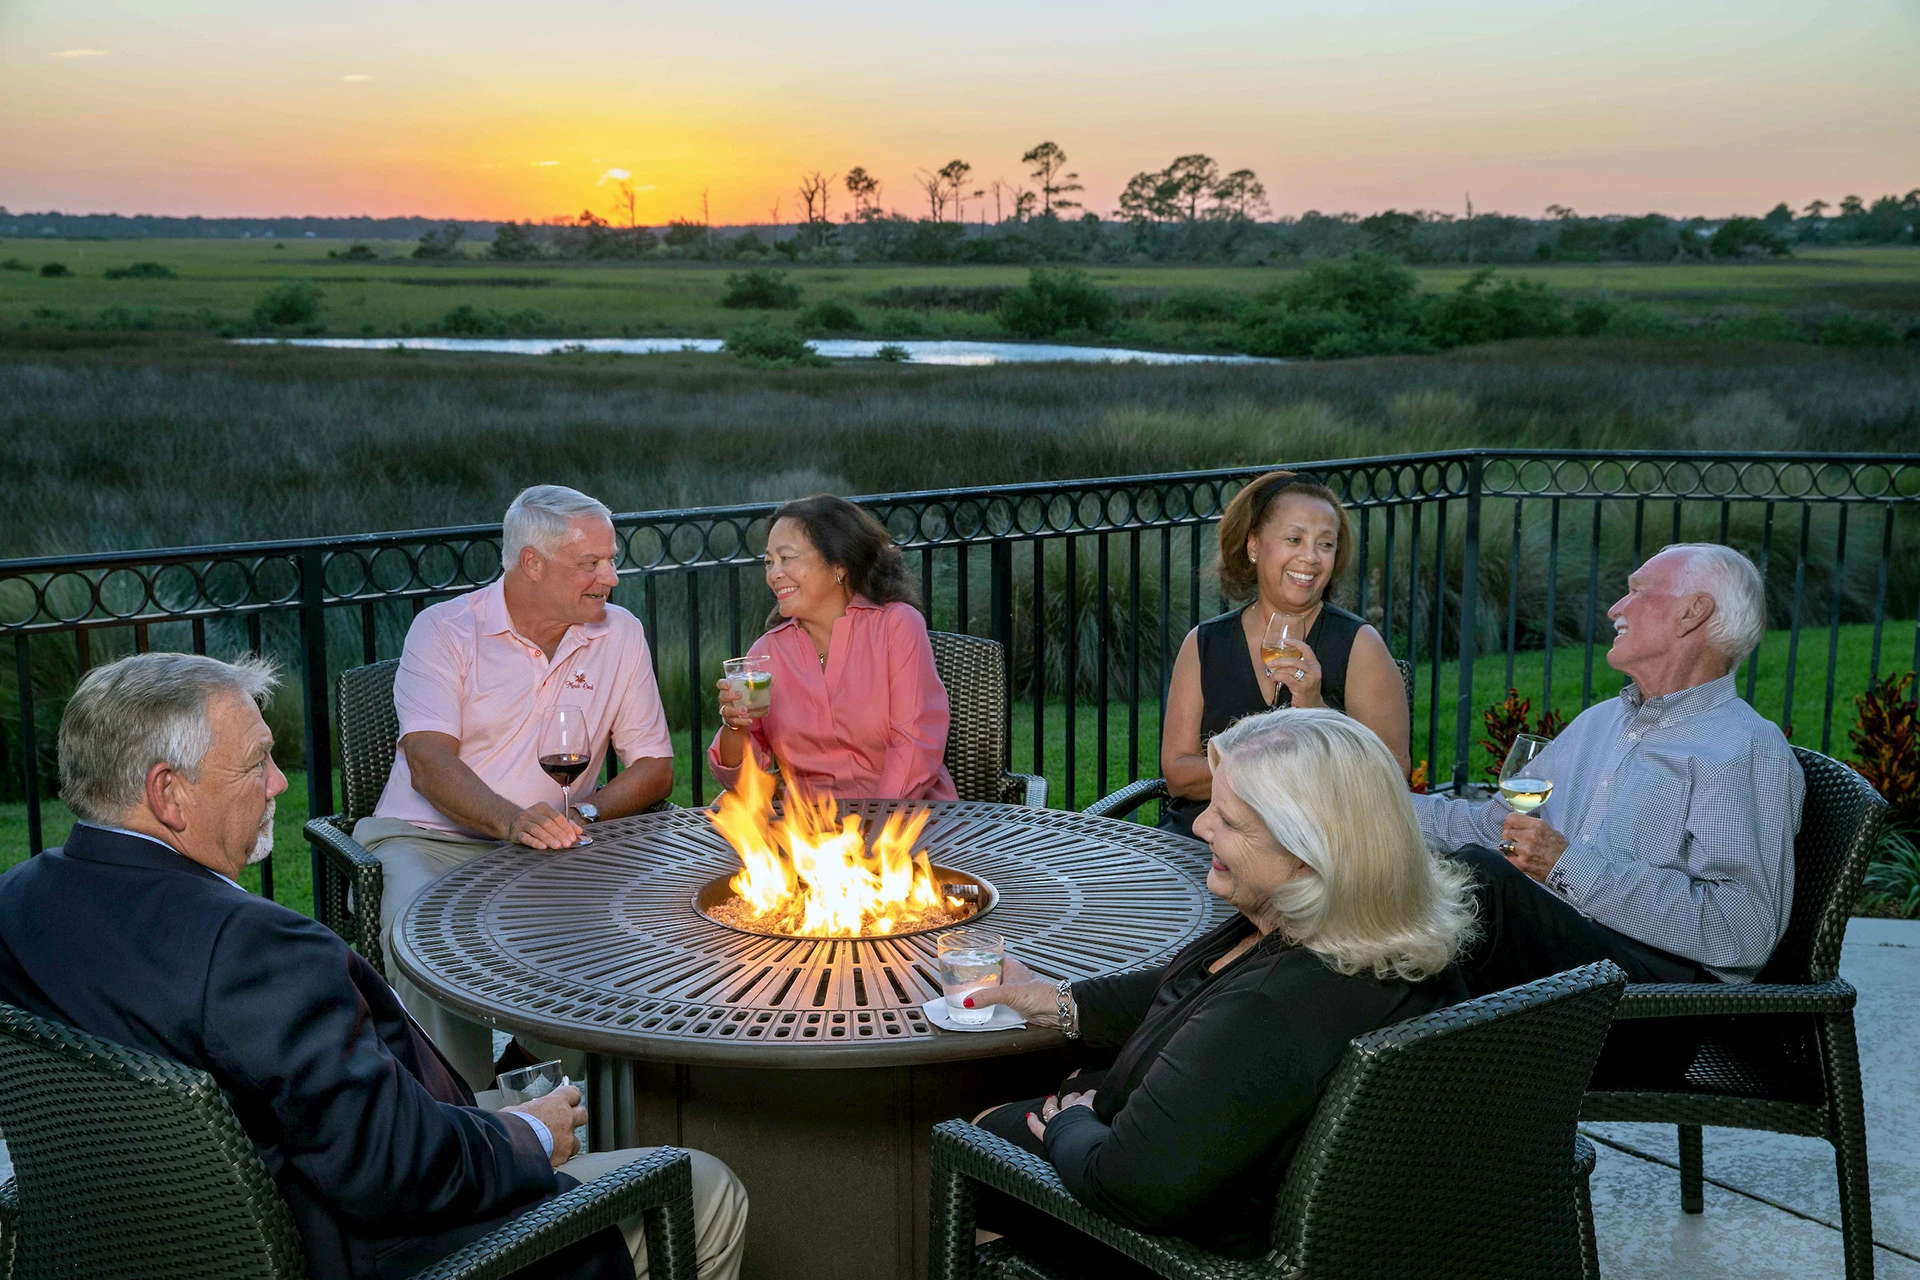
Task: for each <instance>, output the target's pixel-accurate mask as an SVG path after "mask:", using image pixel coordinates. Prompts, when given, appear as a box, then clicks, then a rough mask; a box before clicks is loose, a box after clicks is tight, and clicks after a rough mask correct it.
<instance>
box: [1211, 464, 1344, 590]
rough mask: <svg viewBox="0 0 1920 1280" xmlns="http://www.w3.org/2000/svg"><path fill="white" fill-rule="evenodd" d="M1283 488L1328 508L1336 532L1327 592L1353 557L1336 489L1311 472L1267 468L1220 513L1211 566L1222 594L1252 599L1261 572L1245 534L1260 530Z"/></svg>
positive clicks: (1337, 581)
mask: <svg viewBox="0 0 1920 1280" xmlns="http://www.w3.org/2000/svg"><path fill="white" fill-rule="evenodd" d="M1283 493H1298V494H1303V495H1305V496H1306V497H1309V498H1318V499H1319V500H1320V501H1322V502H1324V503H1326V504H1327V505H1328V506H1330V507H1332V508H1333V515H1334V523H1335V524H1336V525H1337V526H1338V529H1339V534H1338V538H1337V540H1336V543H1335V546H1334V552H1333V574H1332V576H1331V577H1329V578H1328V579H1327V594H1328V595H1332V594H1333V589H1334V588H1335V587H1337V586H1339V585H1340V579H1341V578H1343V577H1345V576H1346V572H1347V564H1348V562H1350V561H1351V560H1352V559H1353V522H1352V521H1350V520H1348V519H1347V509H1346V507H1345V506H1343V505H1341V502H1340V495H1338V494H1336V493H1335V492H1334V491H1333V490H1331V489H1329V488H1327V486H1325V485H1324V484H1321V483H1320V482H1319V481H1318V480H1315V479H1313V478H1312V477H1311V476H1303V475H1299V474H1297V473H1295V472H1292V471H1269V472H1267V474H1265V475H1263V476H1261V477H1260V478H1259V479H1258V480H1255V481H1253V482H1252V483H1251V484H1249V485H1248V486H1247V487H1246V488H1244V489H1242V490H1241V491H1240V492H1239V493H1236V494H1234V495H1233V501H1232V502H1229V503H1228V504H1227V509H1226V511H1225V512H1224V513H1222V515H1221V516H1220V558H1219V560H1218V561H1217V565H1216V567H1217V569H1218V571H1219V574H1220V594H1222V595H1224V596H1226V597H1227V599H1229V600H1251V599H1252V598H1253V597H1254V596H1256V595H1258V594H1259V592H1260V578H1259V574H1258V572H1257V571H1256V570H1255V569H1254V567H1253V561H1251V560H1249V559H1248V558H1247V539H1248V538H1249V537H1251V536H1253V535H1254V534H1255V533H1257V532H1259V530H1260V526H1261V525H1263V524H1265V523H1266V521H1267V516H1268V514H1269V513H1271V512H1272V510H1273V504H1274V500H1275V499H1277V498H1278V497H1279V496H1280V495H1281V494H1283Z"/></svg>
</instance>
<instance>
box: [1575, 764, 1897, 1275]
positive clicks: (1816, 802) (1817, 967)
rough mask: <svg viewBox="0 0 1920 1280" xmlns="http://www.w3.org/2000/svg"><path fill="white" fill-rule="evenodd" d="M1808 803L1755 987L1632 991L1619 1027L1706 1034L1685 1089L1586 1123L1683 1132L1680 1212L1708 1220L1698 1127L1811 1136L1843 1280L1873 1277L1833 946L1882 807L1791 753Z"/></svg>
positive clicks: (1845, 774)
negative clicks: (1782, 922) (1784, 901)
mask: <svg viewBox="0 0 1920 1280" xmlns="http://www.w3.org/2000/svg"><path fill="white" fill-rule="evenodd" d="M1793 753H1794V755H1795V756H1797V757H1798V758H1799V760H1800V767H1801V769H1802V770H1803V771H1804V773H1805V774H1806V779H1807V792H1806V801H1805V804H1804V805H1803V807H1802V808H1801V811H1800V834H1799V836H1798V837H1797V838H1796V839H1795V840H1794V846H1793V875H1794V886H1793V913H1792V916H1791V917H1790V918H1789V920H1788V923H1787V932H1786V936H1785V937H1783V938H1782V939H1781V940H1780V945H1779V946H1778V947H1776V948H1775V949H1774V952H1773V957H1772V959H1770V960H1769V961H1768V962H1767V967H1766V968H1765V969H1764V970H1762V971H1761V974H1760V977H1759V979H1758V980H1757V981H1755V982H1753V983H1751V984H1748V985H1744V986H1716V985H1713V984H1698V985H1677V986H1674V985H1664V984H1659V985H1656V984H1642V983H1635V984H1633V985H1631V986H1629V987H1628V988H1627V993H1626V996H1625V997H1624V998H1623V999H1622V1000H1621V1002H1620V1010H1619V1012H1618V1013H1617V1014H1616V1015H1615V1016H1616V1017H1618V1018H1635V1019H1641V1018H1678V1019H1684V1020H1685V1021H1684V1022H1682V1023H1679V1024H1676V1028H1675V1034H1676V1035H1680V1036H1686V1037H1687V1038H1689V1039H1699V1037H1700V1028H1701V1026H1702V1023H1701V1022H1699V1021H1698V1019H1702V1018H1707V1019H1711V1020H1712V1021H1711V1022H1710V1023H1707V1024H1706V1025H1707V1026H1708V1028H1709V1030H1708V1031H1707V1033H1706V1035H1705V1038H1704V1040H1703V1041H1702V1042H1701V1048H1700V1051H1699V1053H1698V1054H1696V1055H1695V1056H1694V1059H1693V1063H1692V1066H1691V1067H1690V1068H1689V1069H1688V1070H1687V1073H1686V1077H1685V1079H1684V1080H1683V1081H1681V1082H1679V1083H1676V1084H1674V1085H1672V1086H1669V1087H1666V1088H1660V1089H1646V1088H1642V1089H1631V1088H1607V1087H1604V1086H1602V1087H1597V1088H1595V1089H1593V1090H1591V1091H1589V1092H1588V1094H1587V1098H1586V1103H1585V1105H1584V1106H1583V1107H1582V1108H1581V1118H1582V1119H1585V1120H1638V1121H1651V1122H1656V1123H1668V1124H1675V1125H1678V1126H1679V1130H1680V1205H1681V1208H1682V1209H1684V1210H1685V1211H1686V1212H1688V1213H1699V1212H1701V1210H1702V1208H1703V1203H1704V1202H1703V1195H1702V1192H1703V1187H1702V1185H1701V1180H1702V1152H1701V1135H1700V1126H1702V1125H1724V1126H1727V1127H1728V1128H1735V1129H1765V1130H1769V1131H1771V1132H1774V1133H1797V1134H1806V1135H1809V1136H1812V1137H1816V1138H1825V1139H1826V1140H1827V1141H1828V1142H1830V1143H1832V1144H1833V1151H1834V1158H1835V1163H1836V1166H1837V1168H1838V1172H1839V1178H1840V1230H1841V1239H1842V1242H1843V1247H1844V1249H1845V1252H1846V1268H1847V1275H1848V1276H1849V1277H1850V1278H1851V1280H1860V1278H1861V1277H1865V1276H1871V1275H1872V1274H1873V1210H1872V1204H1871V1201H1870V1199H1869V1197H1868V1186H1867V1132H1866V1110H1865V1101H1864V1098H1863V1095H1862V1091H1861V1083H1860V1051H1859V1046H1858V1043H1857V1041H1856V1040H1855V1038H1854V1030H1853V1005H1854V999H1855V992H1854V989H1853V987H1852V985H1851V984H1849V983H1847V982H1846V981H1845V980H1844V979H1842V978H1841V977H1840V976H1839V974H1840V943H1841V940H1842V939H1843V938H1844V937H1845V935H1846V931H1847V919H1848V917H1849V916H1850V915H1851V914H1852V910H1853V904H1854V902H1855V900H1856V899H1857V898H1858V897H1859V894H1860V882H1861V878H1862V877H1863V876H1864V875H1865V873H1866V866H1867V861H1868V859H1869V858H1870V857H1871V855H1872V853H1873V846H1874V842H1875V840H1876V839H1877V838H1878V837H1879V834H1880V825H1881V823H1882V822H1883V821H1884V820H1885V817H1886V810H1887V806H1886V802H1885V801H1883V800H1882V799H1881V798H1880V796H1879V794H1878V793H1877V792H1875V791H1874V789H1873V788H1872V787H1871V786H1870V785H1868V783H1867V781H1866V779H1864V778H1862V777H1861V776H1860V775H1859V774H1858V773H1856V772H1855V771H1854V770H1852V769H1850V768H1848V767H1847V766H1846V765H1844V764H1841V763H1840V762H1839V761H1837V760H1832V759H1829V758H1828V757H1826V756H1823V755H1821V754H1820V753H1819V752H1817V751H1808V750H1805V749H1804V748H1801V747H1795V748H1794V749H1793Z"/></svg>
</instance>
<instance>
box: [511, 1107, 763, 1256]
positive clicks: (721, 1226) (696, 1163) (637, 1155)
mask: <svg viewBox="0 0 1920 1280" xmlns="http://www.w3.org/2000/svg"><path fill="white" fill-rule="evenodd" d="M478 1101H479V1103H480V1105H481V1106H482V1107H485V1108H486V1109H487V1110H488V1111H496V1110H498V1109H499V1107H500V1091H499V1090H498V1089H491V1090H488V1091H487V1092H485V1093H482V1094H479V1095H478ZM508 1123H513V1122H512V1121H509V1122H508ZM651 1150H652V1148H648V1147H631V1148H628V1149H626V1150H624V1151H596V1152H594V1153H593V1154H591V1155H584V1156H575V1157H574V1158H573V1159H571V1160H569V1161H567V1162H566V1163H565V1164H563V1165H561V1166H560V1172H562V1173H564V1174H568V1175H570V1176H572V1177H574V1178H578V1179H579V1180H580V1181H581V1182H591V1181H593V1180H594V1179H595V1178H597V1177H599V1176H600V1175H601V1174H603V1173H611V1172H613V1171H614V1170H615V1169H618V1168H619V1167H620V1166H622V1165H625V1164H630V1163H632V1162H633V1161H635V1160H639V1159H641V1158H642V1157H644V1156H646V1155H648V1154H649V1153H650V1152H651ZM687 1154H688V1155H689V1156H691V1157H692V1158H693V1234H694V1254H695V1256H696V1257H697V1258H698V1260H699V1271H700V1280H736V1278H737V1277H738V1276H739V1274H740V1261H741V1259H742V1258H743V1257H744V1256H745V1254H746V1239H747V1189H746V1188H745V1187H743V1186H741V1185H740V1179H739V1178H737V1177H735V1176H734V1172H733V1170H731V1169H729V1168H727V1166H726V1165H724V1164H722V1163H721V1162H720V1161H719V1160H716V1159H714V1158H713V1157H712V1156H710V1155H708V1154H707V1153H706V1152H704V1151H689V1152H687ZM620 1233H621V1234H622V1235H624V1236H626V1238H627V1252H628V1253H631V1254H632V1255H633V1274H634V1276H635V1277H636V1280H646V1276H647V1235H646V1229H645V1224H644V1222H643V1221H642V1219H641V1218H639V1217H638V1216H636V1217H632V1218H623V1219H622V1220H621V1222H620Z"/></svg>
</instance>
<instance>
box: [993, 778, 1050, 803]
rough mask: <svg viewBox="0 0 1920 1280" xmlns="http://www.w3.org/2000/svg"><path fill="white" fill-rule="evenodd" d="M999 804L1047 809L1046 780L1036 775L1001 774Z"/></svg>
mask: <svg viewBox="0 0 1920 1280" xmlns="http://www.w3.org/2000/svg"><path fill="white" fill-rule="evenodd" d="M1000 803H1001V804H1021V805H1025V806H1026V807H1027V808H1029V809H1044V808H1046V807H1047V780H1046V779H1045V778H1043V777H1041V776H1040V775H1039V774H1037V773H1003V774H1001V775H1000Z"/></svg>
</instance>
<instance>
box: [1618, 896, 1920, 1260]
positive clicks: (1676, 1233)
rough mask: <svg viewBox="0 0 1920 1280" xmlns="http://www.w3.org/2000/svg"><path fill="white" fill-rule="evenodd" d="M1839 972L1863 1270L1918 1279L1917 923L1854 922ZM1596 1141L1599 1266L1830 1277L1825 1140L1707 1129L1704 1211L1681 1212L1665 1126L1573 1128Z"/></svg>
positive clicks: (1836, 1232)
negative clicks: (1869, 1222) (1850, 989)
mask: <svg viewBox="0 0 1920 1280" xmlns="http://www.w3.org/2000/svg"><path fill="white" fill-rule="evenodd" d="M1840 974H1841V976H1842V977H1844V978H1845V979H1846V980H1847V981H1849V982H1851V983H1852V984H1853V985H1854V986H1855V987H1857V988H1858V989H1859V991H1860V1004H1859V1007H1858V1009H1857V1010H1856V1011H1855V1015H1854V1017H1855V1022H1856V1026H1857V1028H1858V1031H1859V1036H1860V1069H1861V1073H1862V1076H1863V1078H1864V1080H1865V1083H1866V1096H1867V1161H1868V1164H1869V1166H1870V1169H1871V1180H1872V1185H1873V1238H1874V1242H1875V1244H1876V1245H1878V1246H1879V1247H1878V1248H1876V1249H1875V1250H1874V1274H1875V1275H1876V1276H1878V1277H1881V1280H1920V1018H1916V1016H1915V1013H1916V1009H1915V1006H1916V1003H1920V921H1912V920H1855V921H1853V923H1852V924H1851V925H1850V926H1849V927H1848V929H1847V939H1846V946H1845V947H1844V949H1843V950H1842V951H1841V956H1840ZM1583 1128H1584V1131H1585V1132H1586V1133H1587V1134H1588V1136H1590V1137H1592V1138H1594V1139H1596V1144H1595V1145H1596V1146H1597V1147H1598V1148H1599V1152H1600V1161H1599V1164H1598V1166H1597V1167H1596V1168H1595V1169H1594V1173H1593V1202H1594V1204H1593V1208H1594V1225H1595V1231H1596V1234H1597V1235H1598V1237H1599V1243H1600V1270H1601V1273H1602V1274H1603V1275H1607V1276H1610V1277H1620V1278H1622V1280H1625V1278H1626V1277H1634V1278H1636V1280H1642V1278H1644V1280H1655V1278H1656V1277H1673V1278H1675V1280H1679V1278H1680V1277H1685V1278H1686V1280H1720V1278H1721V1277H1725V1278H1726V1280H1734V1278H1735V1277H1738V1278H1739V1280H1768V1278H1771V1277H1780V1278H1781V1280H1787V1278H1789V1277H1791V1278H1793V1280H1809V1278H1812V1277H1823V1276H1841V1275H1844V1274H1845V1267H1844V1265H1843V1259H1842V1257H1841V1251H1840V1194H1839V1186H1838V1183H1837V1182H1836V1180H1835V1175H1834V1164H1833V1148H1832V1147H1830V1146H1828V1145H1827V1144H1826V1143H1825V1142H1823V1141H1821V1140H1820V1139H1818V1138H1800V1137H1793V1136H1790V1135H1785V1134H1771V1133H1752V1132H1749V1131H1746V1130H1742V1129H1707V1130H1706V1131H1705V1139H1704V1143H1703V1146H1704V1149H1705V1153H1706V1176H1707V1188H1706V1212H1705V1213H1702V1214H1699V1215H1693V1214H1685V1213H1682V1212H1680V1174H1679V1172H1678V1163H1677V1162H1678V1158H1679V1157H1678V1151H1677V1139H1676V1137H1675V1133H1674V1129H1673V1127H1672V1126H1671V1125H1648V1124H1594V1125H1586V1126H1583Z"/></svg>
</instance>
